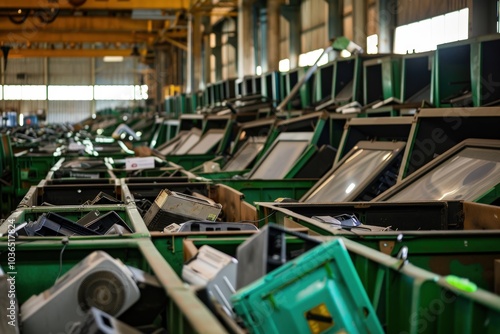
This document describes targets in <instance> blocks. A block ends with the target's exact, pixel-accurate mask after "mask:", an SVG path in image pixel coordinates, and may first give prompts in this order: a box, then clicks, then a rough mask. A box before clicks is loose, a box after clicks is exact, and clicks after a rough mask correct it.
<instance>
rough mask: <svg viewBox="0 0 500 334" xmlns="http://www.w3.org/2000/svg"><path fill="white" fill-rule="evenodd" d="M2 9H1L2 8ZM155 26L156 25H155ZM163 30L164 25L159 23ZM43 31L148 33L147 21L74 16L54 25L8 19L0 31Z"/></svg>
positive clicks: (62, 18)
mask: <svg viewBox="0 0 500 334" xmlns="http://www.w3.org/2000/svg"><path fill="white" fill-rule="evenodd" d="M0 8H1V7H0ZM153 26H154V24H153ZM158 27H159V28H162V27H163V23H162V22H161V23H158ZM42 29H50V30H60V31H64V32H71V31H74V32H76V31H109V30H112V31H148V21H147V20H132V19H130V18H121V17H95V16H94V17H92V16H74V17H58V18H57V19H56V20H55V21H54V22H52V23H49V24H47V23H42V22H41V21H40V20H38V18H36V17H30V18H28V19H27V20H26V22H24V23H23V24H14V23H12V22H10V20H8V19H2V20H0V30H7V31H21V32H24V33H25V34H35V33H36V32H38V31H40V30H42Z"/></svg>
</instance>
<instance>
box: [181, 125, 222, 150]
mask: <svg viewBox="0 0 500 334" xmlns="http://www.w3.org/2000/svg"><path fill="white" fill-rule="evenodd" d="M224 132H225V131H224V130H220V129H210V130H208V131H207V133H205V134H204V135H203V137H201V139H200V141H199V142H198V143H196V145H194V146H193V147H192V148H191V149H190V150H189V151H188V152H187V154H207V153H209V152H210V151H211V150H212V149H213V148H214V147H215V146H217V145H218V144H219V143H220V141H221V140H222V137H224Z"/></svg>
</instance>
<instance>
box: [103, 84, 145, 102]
mask: <svg viewBox="0 0 500 334" xmlns="http://www.w3.org/2000/svg"><path fill="white" fill-rule="evenodd" d="M134 94H135V87H134V86H121V85H120V86H118V85H116V86H104V85H102V86H94V98H95V99H96V100H134V99H135V96H134Z"/></svg>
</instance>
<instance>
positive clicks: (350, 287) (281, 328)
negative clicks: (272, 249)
mask: <svg viewBox="0 0 500 334" xmlns="http://www.w3.org/2000/svg"><path fill="white" fill-rule="evenodd" d="M231 300H232V302H233V306H234V309H235V312H236V313H237V314H238V315H239V316H240V317H241V318H242V320H243V322H244V323H245V325H246V326H247V329H248V330H249V332H251V333H262V334H270V333H287V334H293V333H297V334H300V333H314V334H316V333H318V334H319V333H351V334H352V333H383V330H382V327H381V325H380V322H379V320H378V318H377V315H376V313H375V311H374V309H373V307H372V305H371V303H370V300H369V299H368V296H367V294H366V291H365V289H364V287H363V285H362V284H361V280H360V279H359V277H358V274H357V273H356V269H355V268H354V265H353V263H352V261H351V259H350V257H349V254H348V253H347V250H346V248H345V246H344V243H343V241H342V240H340V239H335V240H332V241H330V242H328V243H324V244H321V245H319V246H317V247H315V248H314V249H312V250H310V251H309V252H307V253H305V254H303V255H302V256H300V257H298V258H296V259H295V260H293V261H290V262H288V263H286V264H284V265H283V266H281V267H280V268H278V269H276V270H274V271H272V272H271V273H269V274H268V275H266V276H264V277H262V278H261V279H259V280H257V281H256V282H254V283H252V284H250V285H248V286H247V287H245V288H243V289H241V290H239V291H237V293H236V294H235V295H233V297H232V298H231Z"/></svg>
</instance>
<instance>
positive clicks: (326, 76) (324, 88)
mask: <svg viewBox="0 0 500 334" xmlns="http://www.w3.org/2000/svg"><path fill="white" fill-rule="evenodd" d="M333 70H334V64H333V63H329V64H326V65H323V66H321V67H320V68H319V69H318V71H319V75H317V76H316V80H315V82H314V86H313V96H312V98H313V101H314V102H316V103H318V102H321V101H326V100H328V99H330V98H331V96H332V84H333Z"/></svg>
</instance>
